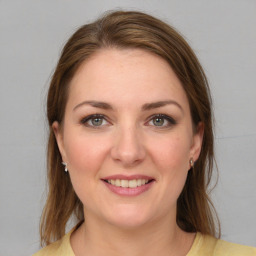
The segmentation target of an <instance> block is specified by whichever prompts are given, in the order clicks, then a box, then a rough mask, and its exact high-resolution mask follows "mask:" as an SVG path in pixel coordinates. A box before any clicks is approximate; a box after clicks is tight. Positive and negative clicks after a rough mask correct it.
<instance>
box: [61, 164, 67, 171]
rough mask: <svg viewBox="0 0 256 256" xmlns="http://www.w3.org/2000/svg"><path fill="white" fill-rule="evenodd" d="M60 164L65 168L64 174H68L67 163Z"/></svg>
mask: <svg viewBox="0 0 256 256" xmlns="http://www.w3.org/2000/svg"><path fill="white" fill-rule="evenodd" d="M62 164H63V165H64V166H65V169H64V170H65V172H68V167H67V163H65V162H62Z"/></svg>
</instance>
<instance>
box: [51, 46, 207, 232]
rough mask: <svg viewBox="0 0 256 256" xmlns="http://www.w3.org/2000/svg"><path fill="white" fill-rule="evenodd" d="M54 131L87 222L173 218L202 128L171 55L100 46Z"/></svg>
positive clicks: (72, 85)
mask: <svg viewBox="0 0 256 256" xmlns="http://www.w3.org/2000/svg"><path fill="white" fill-rule="evenodd" d="M53 129H54V131H55V135H56V138H57V142H58V145H59V149H60V152H61V155H62V158H63V161H64V162H66V163H67V167H68V170H69V175H70V178H71V182H72V184H73V187H74V190H75V191H76V193H77V195H78V197H79V198H80V200H81V202H82V203H83V205H84V214H85V219H87V221H88V220H90V218H91V219H92V218H94V219H97V220H99V221H102V222H106V223H111V224H112V225H116V226H120V227H137V226H141V225H146V224H148V223H152V222H154V221H160V220H163V219H165V218H168V219H173V220H174V221H175V219H176V203H177V199H178V197H179V195H180V193H181V191H182V189H183V186H184V183H185V181H186V177H187V174H188V170H189V169H190V166H189V160H190V159H191V158H193V159H194V160H196V159H197V158H198V156H199V153H200V149H201V142H202V134H203V131H202V127H201V126H199V127H198V129H197V132H196V133H195V132H193V127H192V120H191V115H190V109H189V103H188V99H187V97H186V94H185V92H184V90H183V88H182V85H181V83H180V81H179V80H178V78H177V77H176V75H175V74H174V72H173V71H172V69H171V67H170V66H169V65H168V63H167V62H166V61H165V60H163V59H161V58H160V57H158V56H155V55H153V54H151V53H148V52H146V51H143V50H135V49H132V50H131V49H129V50H117V49H104V50H100V51H98V52H97V53H96V54H95V55H93V56H92V57H91V58H90V59H89V60H87V61H86V62H85V63H84V64H83V65H82V66H81V67H80V68H79V70H78V71H77V73H76V74H75V76H74V77H73V79H72V81H71V83H70V90H69V97H68V101H67V105H66V110H65V117H64V121H63V124H62V126H61V127H60V125H59V124H58V123H57V122H55V123H54V124H53Z"/></svg>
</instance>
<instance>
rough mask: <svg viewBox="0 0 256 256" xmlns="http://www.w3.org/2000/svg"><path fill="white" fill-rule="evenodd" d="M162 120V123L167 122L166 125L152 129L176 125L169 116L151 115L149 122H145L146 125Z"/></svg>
mask: <svg viewBox="0 0 256 256" xmlns="http://www.w3.org/2000/svg"><path fill="white" fill-rule="evenodd" d="M157 118H158V119H163V120H164V121H167V122H168V123H167V124H166V125H163V126H157V125H153V126H154V127H157V128H160V129H161V128H162V129H163V128H169V127H170V126H173V125H175V124H177V122H176V121H175V120H174V119H173V118H172V117H170V116H168V115H165V114H157V115H152V116H150V117H149V121H147V124H148V123H149V122H152V121H153V120H154V119H157Z"/></svg>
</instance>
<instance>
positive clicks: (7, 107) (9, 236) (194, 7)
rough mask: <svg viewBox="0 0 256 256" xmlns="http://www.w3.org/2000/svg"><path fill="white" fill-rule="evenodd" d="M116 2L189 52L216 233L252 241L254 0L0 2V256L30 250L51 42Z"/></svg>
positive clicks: (39, 194)
mask: <svg viewBox="0 0 256 256" xmlns="http://www.w3.org/2000/svg"><path fill="white" fill-rule="evenodd" d="M117 7H121V8H128V9H130V10H141V11H146V12H148V13H151V14H153V15H155V16H158V17H160V18H161V19H163V20H165V21H167V22H168V23H170V24H172V25H173V26H174V27H176V28H177V29H178V30H179V31H180V32H181V33H182V34H183V35H185V37H186V38H187V40H188V42H189V43H190V44H191V46H192V47H193V49H194V50H195V52H196V53H197V55H198V57H199V59H200V60H201V62H202V65H203V66H204V68H205V71H206V73H207V75H208V78H209V81H210V85H211V89H212V95H213V99H214V111H215V117H216V157H217V161H218V167H219V174H220V178H219V183H218V186H217V187H216V189H215V190H214V192H213V199H214V202H215V204H216V208H217V210H218V213H219V217H220V220H221V224H222V238H223V239H225V240H228V241H232V242H237V243H242V244H247V245H253V246H256V221H255V216H256V185H255V183H256V100H255V98H256V76H255V72H256V28H255V27H256V1H255V0H240V1H239V0H217V1H211V0H187V1H186V0H160V1H159V0H150V1H147V0H136V1H135V0H125V1H117V0H109V1H100V0H93V1H90V0H88V1H86V0H84V1H82V0H73V1H71V0H62V1H57V0H48V1H47V0H41V1H37V0H22V1H20V0H16V1H13V0H0V72H1V75H0V255H1V256H14V255H21V256H23V255H24V256H25V255H31V254H32V253H33V252H35V251H36V250H38V248H39V235H38V227H39V219H40V214H41V210H42V207H43V203H44V200H45V194H44V191H45V145H46V125H45V124H46V121H45V117H44V114H45V98H46V96H45V95H46V92H47V87H48V83H49V80H50V76H51V74H52V71H53V69H54V66H55V64H56V61H57V59H58V56H59V53H60V49H61V47H62V46H63V44H64V42H65V41H66V40H67V39H68V37H69V36H70V35H71V33H72V32H73V31H74V30H75V29H76V28H77V27H79V26H80V25H82V24H84V23H86V22H88V21H92V20H93V19H94V18H96V17H98V15H99V14H101V13H102V12H104V11H106V10H108V9H116V8H117Z"/></svg>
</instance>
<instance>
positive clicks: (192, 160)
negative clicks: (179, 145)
mask: <svg viewBox="0 0 256 256" xmlns="http://www.w3.org/2000/svg"><path fill="white" fill-rule="evenodd" d="M189 165H190V169H191V168H193V167H194V159H193V157H191V158H190V159H189Z"/></svg>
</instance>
